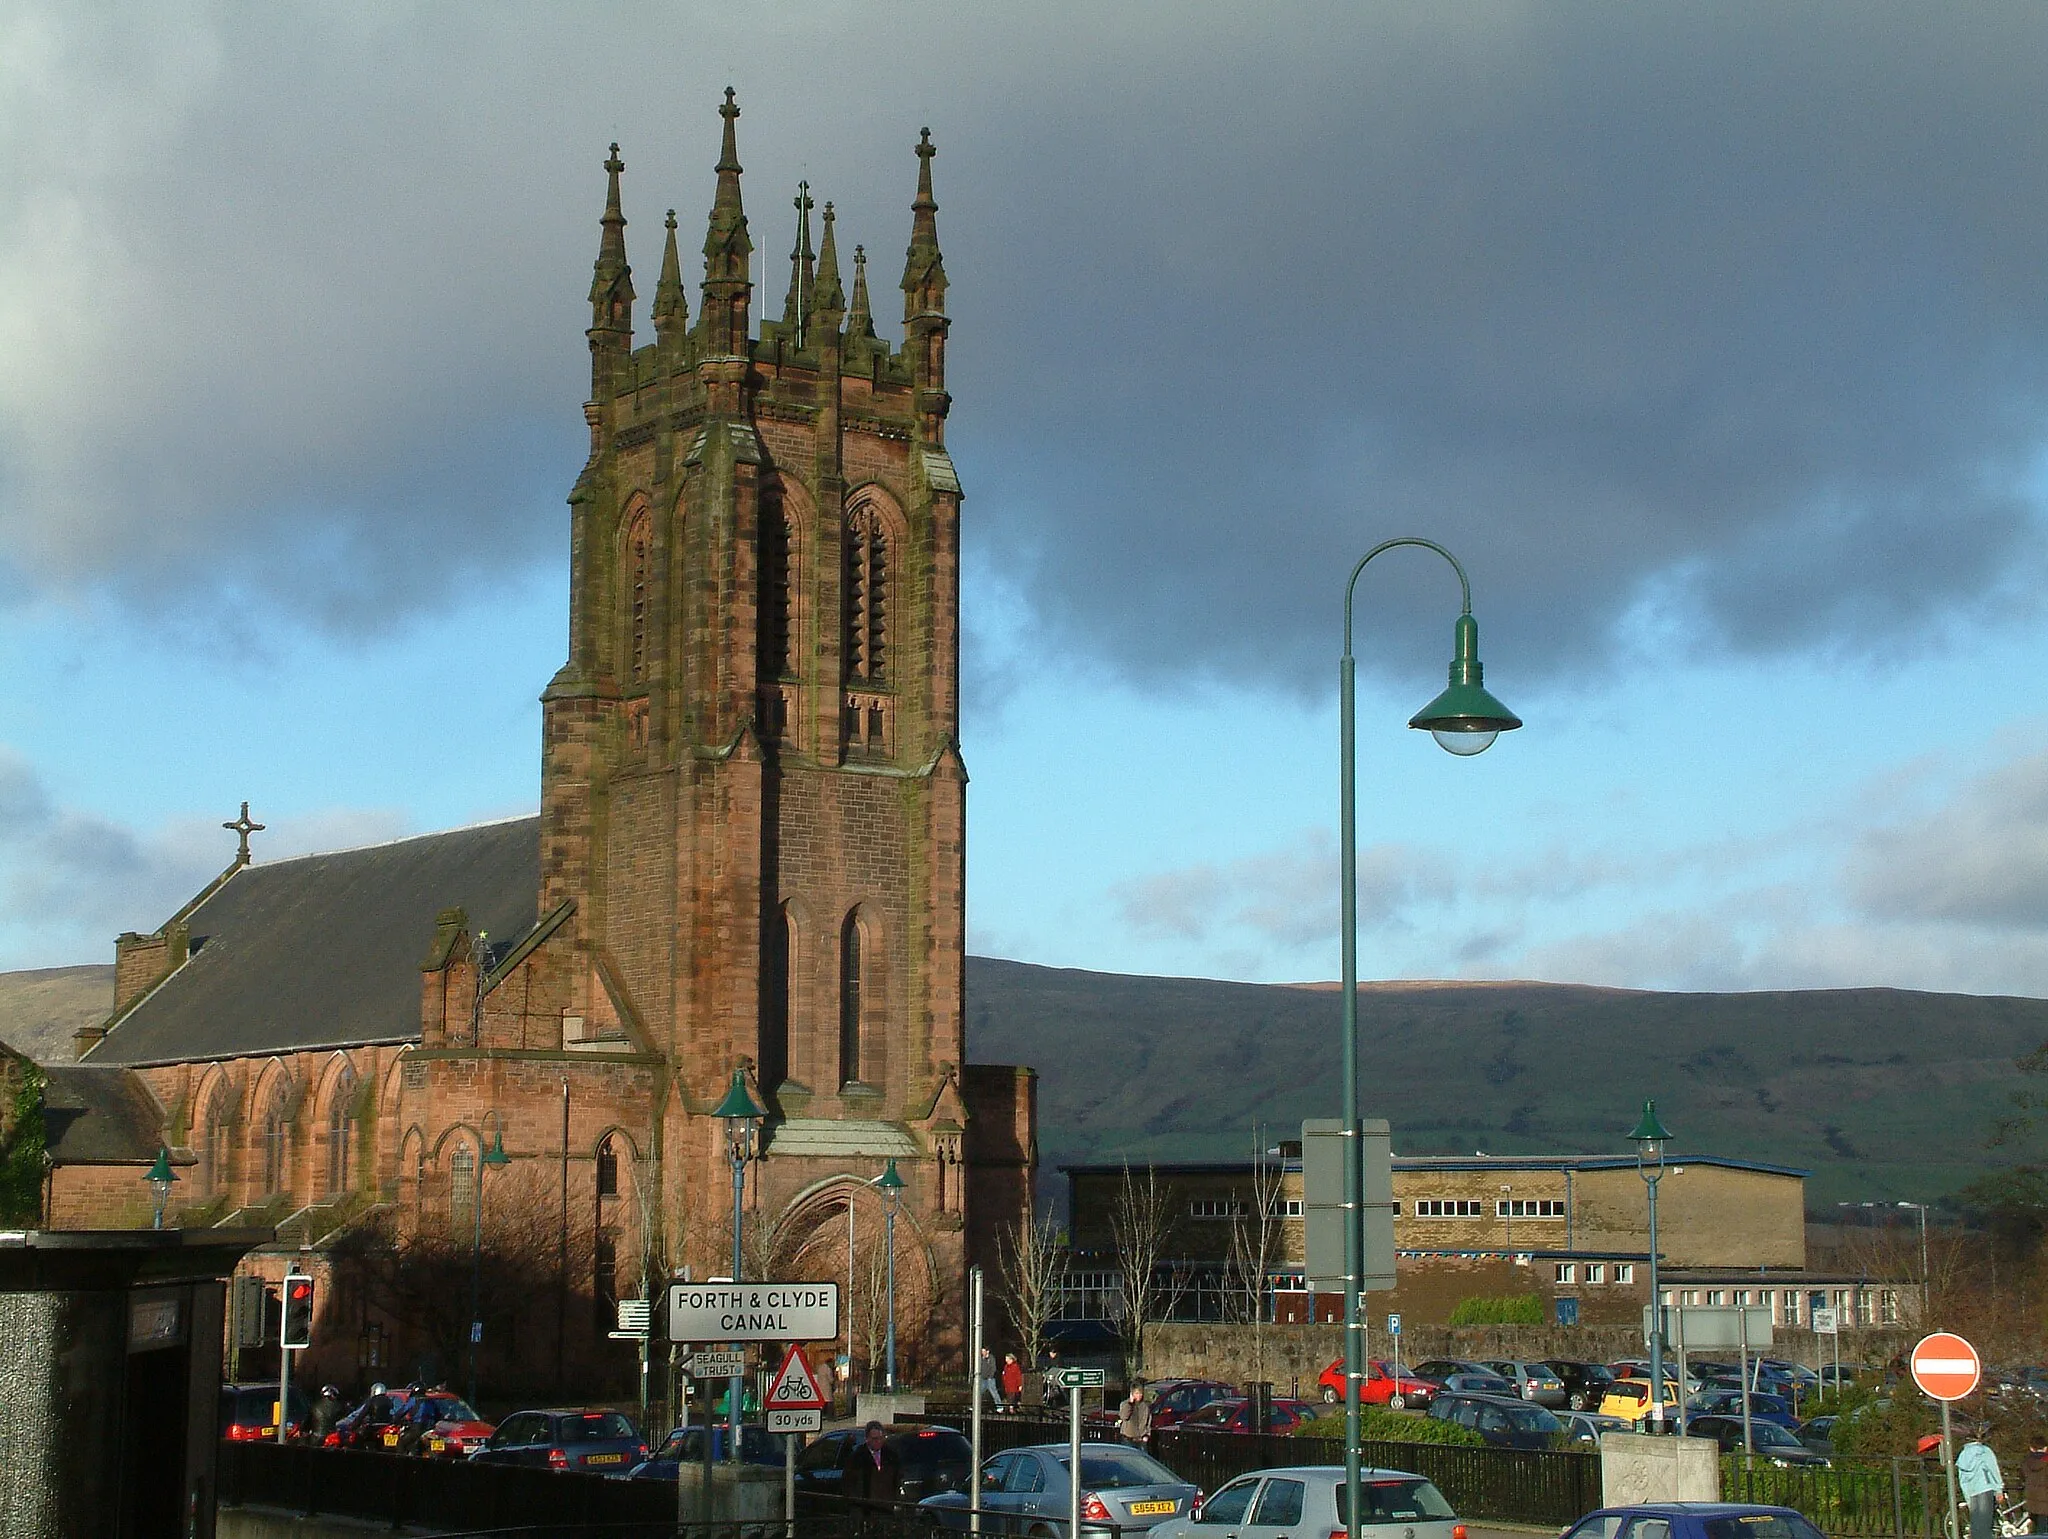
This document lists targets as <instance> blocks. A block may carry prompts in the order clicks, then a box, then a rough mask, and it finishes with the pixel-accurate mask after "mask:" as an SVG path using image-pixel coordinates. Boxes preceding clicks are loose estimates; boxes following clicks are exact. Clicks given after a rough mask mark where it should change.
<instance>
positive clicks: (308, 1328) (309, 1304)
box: [278, 1273, 313, 1348]
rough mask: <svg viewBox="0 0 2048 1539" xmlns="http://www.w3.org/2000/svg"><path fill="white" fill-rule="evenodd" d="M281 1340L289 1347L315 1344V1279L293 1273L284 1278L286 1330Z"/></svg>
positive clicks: (281, 1335) (280, 1337)
mask: <svg viewBox="0 0 2048 1539" xmlns="http://www.w3.org/2000/svg"><path fill="white" fill-rule="evenodd" d="M278 1339H279V1341H280V1343H281V1344H282V1345H284V1346H287V1347H294V1348H297V1347H310V1346H311V1345H312V1344H313V1279H312V1278H310V1277H304V1276H301V1275H299V1274H298V1273H293V1274H292V1275H291V1276H289V1277H287V1278H285V1280H284V1330H283V1332H282V1333H281V1334H280V1336H279V1338H278Z"/></svg>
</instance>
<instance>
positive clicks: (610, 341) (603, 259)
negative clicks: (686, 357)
mask: <svg viewBox="0 0 2048 1539" xmlns="http://www.w3.org/2000/svg"><path fill="white" fill-rule="evenodd" d="M604 169H605V172H606V174H607V176H608V177H609V178H610V185H609V187H608V189H607V191H606V193H605V200H604V218H603V220H602V221H601V223H602V225H603V229H604V233H603V234H602V235H601V236H599V237H598V242H597V262H596V264H595V265H594V267H593V268H592V270H591V274H590V331H589V333H588V335H589V337H590V350H591V352H592V353H593V354H596V353H598V352H601V351H605V350H607V349H619V350H622V351H630V350H631V349H632V346H633V269H632V268H631V267H629V266H627V265H626V216H625V215H624V214H622V213H620V212H619V173H620V172H622V171H624V170H625V169H626V163H625V162H624V161H622V160H620V159H619V147H618V146H617V145H616V144H615V145H613V146H612V152H611V155H610V157H609V158H608V159H607V160H606V161H605V163H604ZM593 364H594V360H593ZM593 377H594V376H593Z"/></svg>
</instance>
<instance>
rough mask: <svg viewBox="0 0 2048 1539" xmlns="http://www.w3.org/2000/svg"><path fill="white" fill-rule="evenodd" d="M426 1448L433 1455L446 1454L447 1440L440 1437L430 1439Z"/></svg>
mask: <svg viewBox="0 0 2048 1539" xmlns="http://www.w3.org/2000/svg"><path fill="white" fill-rule="evenodd" d="M427 1447H428V1448H430V1449H432V1450H433V1451H434V1452H435V1453H446V1452H447V1451H448V1440H447V1439H446V1438H442V1437H430V1438H428V1439H427Z"/></svg>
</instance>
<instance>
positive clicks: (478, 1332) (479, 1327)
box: [469, 1320, 484, 1347]
mask: <svg viewBox="0 0 2048 1539" xmlns="http://www.w3.org/2000/svg"><path fill="white" fill-rule="evenodd" d="M483 1339H484V1322H483V1321H481V1320H472V1321H470V1322H469V1344H470V1345H471V1346H473V1347H474V1346H479V1345H481V1344H482V1342H483Z"/></svg>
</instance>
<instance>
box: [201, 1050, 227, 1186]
mask: <svg viewBox="0 0 2048 1539" xmlns="http://www.w3.org/2000/svg"><path fill="white" fill-rule="evenodd" d="M229 1103H230V1097H229V1095H228V1082H227V1081H226V1080H224V1079H217V1080H215V1081H214V1082H213V1092H212V1094H210V1095H209V1096H208V1097H207V1098H206V1135H205V1138H204V1139H203V1140H202V1142H201V1143H200V1146H199V1185H200V1189H201V1190H202V1191H203V1192H204V1193H205V1194H206V1195H207V1196H209V1197H211V1196H217V1195H218V1194H219V1193H220V1192H222V1191H223V1190H225V1189H226V1187H227V1181H228V1161H229V1160H230V1158H231V1157H232V1147H233V1146H232V1145H231V1144H230V1143H229V1142H228V1138H229V1134H230V1132H231V1131H232V1130H231V1129H230V1128H229V1126H228V1117H229V1111H228V1107H229Z"/></svg>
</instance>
